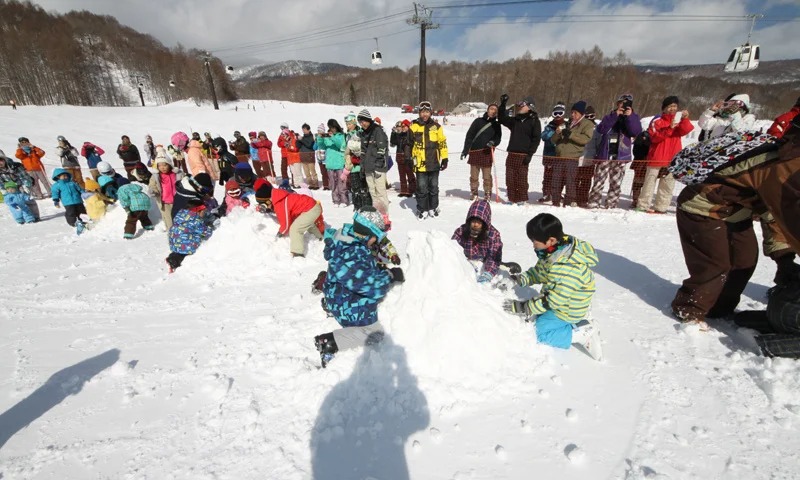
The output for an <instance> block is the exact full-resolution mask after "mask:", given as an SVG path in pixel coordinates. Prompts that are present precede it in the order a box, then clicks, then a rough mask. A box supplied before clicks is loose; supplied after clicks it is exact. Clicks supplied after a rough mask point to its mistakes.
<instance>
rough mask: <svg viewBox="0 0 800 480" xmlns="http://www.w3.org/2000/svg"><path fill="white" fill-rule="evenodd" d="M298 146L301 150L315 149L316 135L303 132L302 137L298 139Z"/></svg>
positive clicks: (310, 150) (311, 150) (309, 150)
mask: <svg viewBox="0 0 800 480" xmlns="http://www.w3.org/2000/svg"><path fill="white" fill-rule="evenodd" d="M297 147H298V148H299V149H300V151H301V152H313V151H314V135H312V134H310V133H306V134H303V136H302V137H300V138H298V139H297Z"/></svg>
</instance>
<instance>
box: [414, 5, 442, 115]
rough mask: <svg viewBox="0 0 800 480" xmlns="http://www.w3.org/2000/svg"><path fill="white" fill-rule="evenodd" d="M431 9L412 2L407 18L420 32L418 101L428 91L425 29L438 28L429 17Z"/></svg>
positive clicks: (421, 99) (425, 95)
mask: <svg viewBox="0 0 800 480" xmlns="http://www.w3.org/2000/svg"><path fill="white" fill-rule="evenodd" d="M432 16H433V10H431V9H430V8H425V6H424V5H420V4H418V3H416V2H415V3H414V16H413V17H411V18H410V19H408V20H407V22H408V24H409V25H418V26H419V33H420V50H419V88H418V90H417V93H418V94H419V99H418V101H419V102H423V101H425V100H428V98H427V97H428V93H427V91H426V85H427V66H428V61H427V59H426V58H425V31H426V30H434V29H437V28H439V24H438V23H433V21H432V20H431V17H432Z"/></svg>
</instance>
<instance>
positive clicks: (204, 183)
mask: <svg viewBox="0 0 800 480" xmlns="http://www.w3.org/2000/svg"><path fill="white" fill-rule="evenodd" d="M192 178H193V179H194V181H195V182H196V183H197V184H198V185H199V186H200V189H199V190H198V191H199V192H200V193H204V194H207V195H211V194H212V193H214V183H213V182H212V181H211V175H209V174H207V173H206V172H200V173H198V174H197V175H195V176H194V177H192Z"/></svg>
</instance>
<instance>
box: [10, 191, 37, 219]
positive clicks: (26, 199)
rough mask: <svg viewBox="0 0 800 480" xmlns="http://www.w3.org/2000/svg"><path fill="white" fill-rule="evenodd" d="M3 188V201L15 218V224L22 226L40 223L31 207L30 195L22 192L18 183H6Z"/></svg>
mask: <svg viewBox="0 0 800 480" xmlns="http://www.w3.org/2000/svg"><path fill="white" fill-rule="evenodd" d="M3 187H4V188H5V194H4V195H3V201H4V202H5V204H6V205H8V209H9V210H11V216H12V217H14V221H15V222H17V223H19V224H20V225H22V224H25V223H34V222H36V221H38V219H37V218H36V215H34V213H33V210H31V207H30V206H29V203H30V202H31V197H30V195H28V194H27V193H23V192H20V191H19V185H17V182H6V183H5V184H4V185H3Z"/></svg>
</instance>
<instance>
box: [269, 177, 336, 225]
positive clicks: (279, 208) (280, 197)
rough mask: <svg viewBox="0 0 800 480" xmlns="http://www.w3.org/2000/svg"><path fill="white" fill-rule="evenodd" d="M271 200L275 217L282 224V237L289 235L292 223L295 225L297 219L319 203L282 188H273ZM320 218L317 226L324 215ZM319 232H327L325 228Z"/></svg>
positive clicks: (306, 196)
mask: <svg viewBox="0 0 800 480" xmlns="http://www.w3.org/2000/svg"><path fill="white" fill-rule="evenodd" d="M271 198H272V208H273V209H274V211H275V215H276V216H277V217H278V223H279V224H280V229H279V233H280V234H281V235H287V234H288V233H289V227H291V226H292V223H294V221H295V220H296V219H297V217H299V216H300V215H302V214H303V213H306V212H307V211H309V210H311V209H312V208H314V207H315V206H316V205H317V201H316V200H314V199H313V198H311V197H309V196H308V195H301V194H299V193H292V192H287V191H286V190H283V189H282V188H273V189H272V197H271ZM319 217H320V219H319V220H317V224H319V223H320V220H321V219H322V215H320V216H319ZM317 226H318V227H319V225H317ZM319 231H320V233H322V232H324V231H325V228H324V227H323V228H320V230H319Z"/></svg>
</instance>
